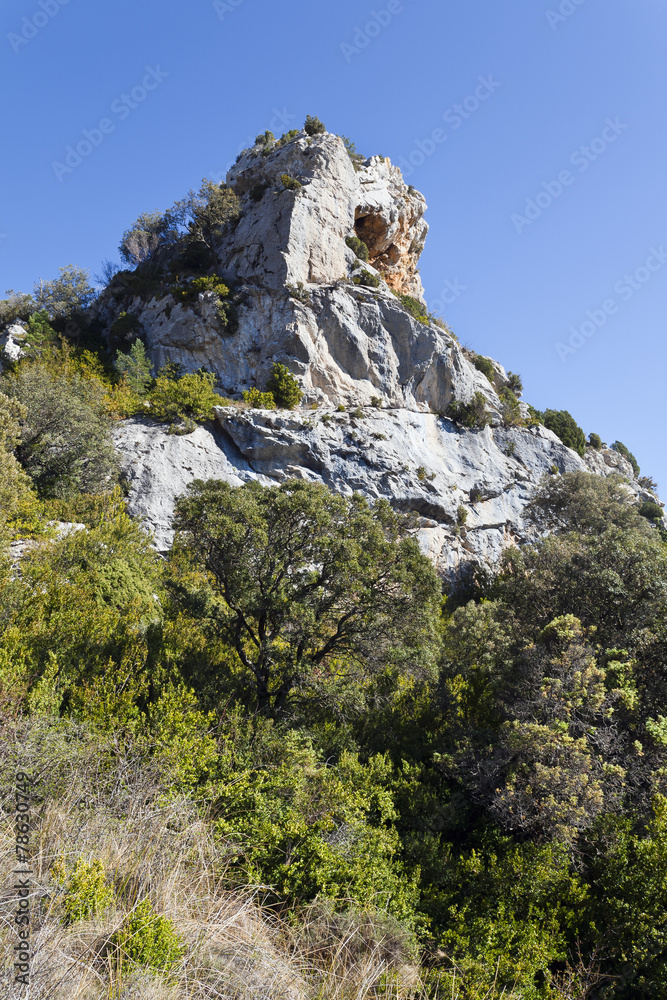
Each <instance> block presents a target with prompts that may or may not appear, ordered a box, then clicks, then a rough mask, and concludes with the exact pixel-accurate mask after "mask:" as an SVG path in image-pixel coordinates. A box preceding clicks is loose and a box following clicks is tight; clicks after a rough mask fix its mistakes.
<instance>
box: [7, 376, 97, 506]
mask: <svg viewBox="0 0 667 1000" xmlns="http://www.w3.org/2000/svg"><path fill="white" fill-rule="evenodd" d="M3 390H4V392H5V394H6V395H7V396H9V397H11V398H12V399H15V400H17V401H18V402H19V403H21V404H23V406H24V407H25V408H26V416H25V419H24V421H23V424H22V428H21V442H20V444H19V445H18V448H17V457H18V459H19V461H20V462H21V464H22V465H23V467H24V469H25V470H26V472H27V473H28V475H29V476H30V478H31V479H32V481H33V483H34V485H35V488H36V489H37V492H38V493H39V494H40V495H41V496H42V497H46V498H58V497H60V498H64V497H67V496H73V495H75V494H76V493H79V492H81V493H99V492H103V491H105V490H107V489H108V488H109V485H110V484H112V483H113V482H114V481H115V479H116V475H117V461H116V454H115V451H114V447H113V443H112V441H111V425H110V421H109V419H108V417H107V415H106V405H105V400H104V387H103V386H102V385H101V384H100V383H99V382H95V381H92V380H87V379H85V378H82V377H80V376H79V375H78V374H74V375H72V376H67V375H66V374H64V373H61V372H57V371H54V372H51V371H48V370H47V369H46V368H45V367H43V366H42V365H38V364H32V365H29V366H27V367H26V366H21V367H20V368H19V369H18V371H17V372H16V373H15V374H12V375H11V376H10V377H9V378H7V379H4V380H3Z"/></svg>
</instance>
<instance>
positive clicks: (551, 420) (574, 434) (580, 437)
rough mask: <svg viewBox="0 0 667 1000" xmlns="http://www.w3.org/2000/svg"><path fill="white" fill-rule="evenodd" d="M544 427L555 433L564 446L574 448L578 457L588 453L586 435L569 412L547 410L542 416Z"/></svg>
mask: <svg viewBox="0 0 667 1000" xmlns="http://www.w3.org/2000/svg"><path fill="white" fill-rule="evenodd" d="M542 422H543V424H544V426H545V427H546V428H547V429H548V430H550V431H553V432H554V434H556V436H557V437H559V438H560V439H561V441H562V442H563V444H564V445H566V446H567V447H568V448H572V450H573V451H576V452H577V454H578V455H581V457H582V458H583V457H584V454H585V453H586V435H585V434H584V432H583V431H582V429H581V427H579V425H578V424H577V422H576V420H575V419H574V417H573V416H572V414H570V413H568V411H567V410H545V411H544V413H543V414H542Z"/></svg>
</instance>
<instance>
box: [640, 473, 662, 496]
mask: <svg viewBox="0 0 667 1000" xmlns="http://www.w3.org/2000/svg"><path fill="white" fill-rule="evenodd" d="M637 481H638V483H639V485H640V486H642V487H643V488H644V489H645V490H650V491H651V493H656V492H657V490H658V484H657V483H656V481H655V479H653V477H652V476H640V477H639V479H638V480H637Z"/></svg>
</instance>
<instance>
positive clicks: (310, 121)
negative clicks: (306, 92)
mask: <svg viewBox="0 0 667 1000" xmlns="http://www.w3.org/2000/svg"><path fill="white" fill-rule="evenodd" d="M303 130H304V132H305V133H306V135H322V134H323V133H324V132H326V128H325V127H324V125H323V124H322V122H321V121H320V120H319V118H314V117H313V116H312V115H306V121H305V123H304V126H303Z"/></svg>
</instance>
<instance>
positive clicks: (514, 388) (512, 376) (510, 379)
mask: <svg viewBox="0 0 667 1000" xmlns="http://www.w3.org/2000/svg"><path fill="white" fill-rule="evenodd" d="M507 388H508V389H509V390H510V391H511V392H513V393H514V395H515V396H521V394H522V393H523V381H522V379H521V376H520V375H517V374H516V373H515V372H508V373H507Z"/></svg>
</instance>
